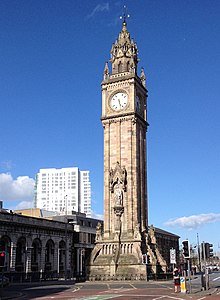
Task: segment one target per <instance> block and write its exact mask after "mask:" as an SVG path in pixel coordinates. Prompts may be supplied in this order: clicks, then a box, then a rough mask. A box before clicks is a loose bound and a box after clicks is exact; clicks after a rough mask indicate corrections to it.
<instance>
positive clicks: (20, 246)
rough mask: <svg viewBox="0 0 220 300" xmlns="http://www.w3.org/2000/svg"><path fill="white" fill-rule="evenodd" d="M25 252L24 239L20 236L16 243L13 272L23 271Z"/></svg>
mask: <svg viewBox="0 0 220 300" xmlns="http://www.w3.org/2000/svg"><path fill="white" fill-rule="evenodd" d="M26 250H27V249H26V238H25V237H24V236H22V237H20V238H18V240H17V243H16V257H15V271H17V272H24V271H25V259H26Z"/></svg>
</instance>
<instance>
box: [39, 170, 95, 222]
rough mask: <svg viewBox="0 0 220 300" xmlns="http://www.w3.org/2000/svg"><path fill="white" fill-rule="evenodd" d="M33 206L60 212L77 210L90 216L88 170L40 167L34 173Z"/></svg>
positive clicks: (68, 212)
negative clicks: (37, 171)
mask: <svg viewBox="0 0 220 300" xmlns="http://www.w3.org/2000/svg"><path fill="white" fill-rule="evenodd" d="M34 206H35V207H36V208H41V209H45V210H50V211H57V212H59V213H61V214H71V213H72V211H77V212H81V213H85V214H86V216H88V217H91V182H90V179H89V171H80V170H79V168H76V167H72V168H61V169H55V168H51V169H40V171H39V173H37V175H36V182H35V203H34Z"/></svg>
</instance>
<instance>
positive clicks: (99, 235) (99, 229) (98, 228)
mask: <svg viewBox="0 0 220 300" xmlns="http://www.w3.org/2000/svg"><path fill="white" fill-rule="evenodd" d="M101 240H102V225H101V223H100V222H98V223H97V225H96V236H95V241H96V242H98V241H101Z"/></svg>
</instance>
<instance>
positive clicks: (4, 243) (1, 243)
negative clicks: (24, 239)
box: [0, 235, 11, 271]
mask: <svg viewBox="0 0 220 300" xmlns="http://www.w3.org/2000/svg"><path fill="white" fill-rule="evenodd" d="M0 251H5V254H6V258H5V271H8V270H9V268H10V257H11V239H10V238H9V236H7V235H4V236H2V237H1V238H0Z"/></svg>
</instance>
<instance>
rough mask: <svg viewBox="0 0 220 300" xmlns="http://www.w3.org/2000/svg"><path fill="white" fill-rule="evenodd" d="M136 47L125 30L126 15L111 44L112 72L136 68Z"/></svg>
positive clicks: (134, 70) (134, 69)
mask: <svg viewBox="0 0 220 300" xmlns="http://www.w3.org/2000/svg"><path fill="white" fill-rule="evenodd" d="M137 54H138V49H137V45H136V43H135V42H134V40H133V39H131V38H130V33H129V32H128V30H127V23H126V17H125V16H124V21H123V24H122V31H121V32H120V33H119V35H118V39H117V40H116V41H115V43H113V44H112V49H111V60H110V61H111V63H112V74H116V73H121V72H129V71H131V70H132V71H133V72H134V73H135V72H136V70H137V63H138V57H137Z"/></svg>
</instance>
